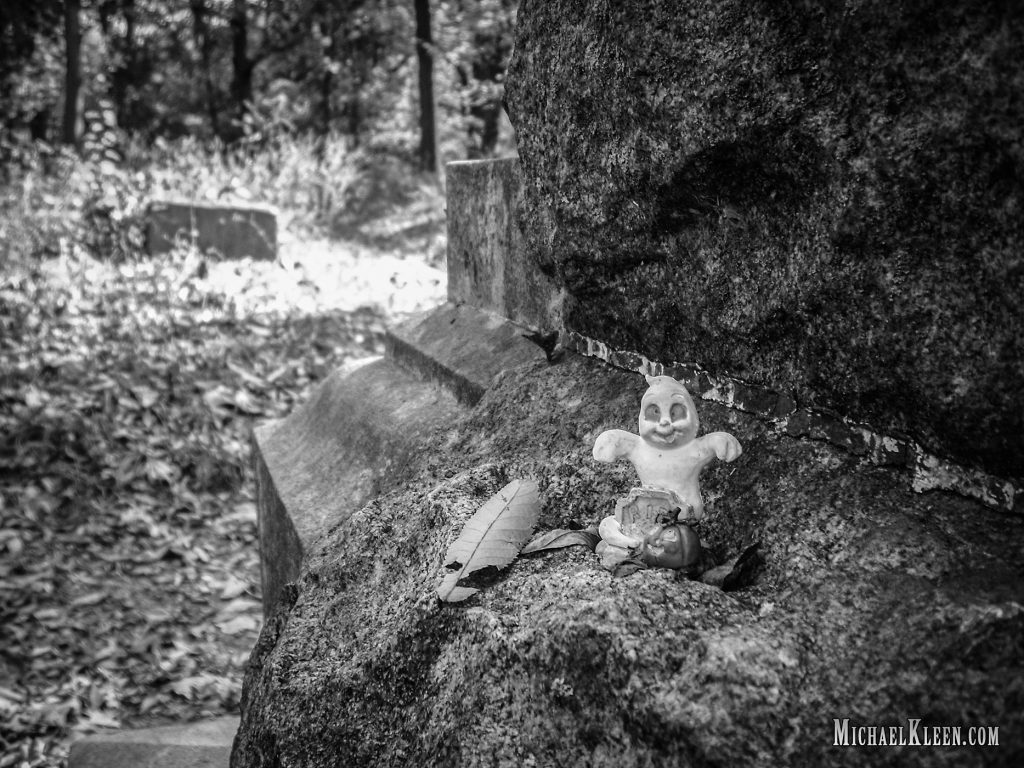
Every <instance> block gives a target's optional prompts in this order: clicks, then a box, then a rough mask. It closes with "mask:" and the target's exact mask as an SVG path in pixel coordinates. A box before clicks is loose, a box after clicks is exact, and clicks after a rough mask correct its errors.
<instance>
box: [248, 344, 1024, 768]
mask: <svg viewBox="0 0 1024 768" xmlns="http://www.w3.org/2000/svg"><path fill="white" fill-rule="evenodd" d="M645 387H646V385H645V384H644V382H643V379H642V378H641V377H640V376H638V375H636V374H629V373H624V372H621V371H615V370H613V369H611V368H610V367H608V366H606V365H603V364H600V363H596V362H594V361H590V360H585V359H583V358H579V357H576V356H575V355H567V356H566V357H565V358H564V359H563V360H562V362H560V363H558V364H555V365H550V366H549V365H547V364H545V363H543V362H540V363H528V364H525V365H522V366H520V367H518V368H514V369H512V370H510V371H508V372H506V373H504V374H502V375H501V376H500V377H499V378H498V379H497V380H496V381H495V383H494V384H492V386H491V387H490V389H489V390H488V391H487V393H486V394H485V395H484V396H483V398H482V400H480V402H479V404H478V405H477V406H476V407H475V408H474V409H473V410H472V411H470V412H468V414H467V415H465V416H463V417H462V418H461V419H460V420H459V421H457V422H455V423H449V424H446V425H444V427H443V428H441V429H440V430H439V433H438V440H437V441H436V444H438V445H444V446H445V447H443V448H438V449H437V451H436V452H433V453H423V454H420V455H418V456H416V457H412V458H410V464H409V466H408V467H407V468H406V470H405V471H406V472H407V474H408V476H409V477H411V478H412V479H411V480H410V481H409V482H408V483H407V484H406V485H405V486H403V487H402V488H398V489H392V490H391V491H389V492H387V493H385V494H384V495H382V496H380V497H379V498H377V499H375V500H374V501H372V502H371V503H369V504H368V505H366V506H365V507H363V508H362V509H361V510H359V511H358V512H356V513H355V514H353V515H352V516H351V517H349V518H348V519H346V520H344V521H343V522H340V523H338V524H337V525H335V526H334V527H333V528H332V530H330V531H329V532H328V533H327V534H326V536H325V537H324V538H323V539H322V540H321V541H320V542H319V544H318V545H316V546H315V547H313V548H312V549H311V551H310V552H309V553H308V554H307V558H308V559H307V564H306V567H305V568H304V571H303V574H302V576H301V577H300V578H299V579H298V581H297V582H296V583H294V584H293V585H290V586H288V587H287V588H286V589H285V591H284V592H285V594H284V597H283V599H282V601H281V604H280V605H279V608H278V611H277V613H276V614H275V616H274V618H273V619H272V620H271V621H269V622H268V623H267V625H266V627H265V628H264V631H263V633H262V635H261V637H260V640H259V643H258V644H257V647H256V648H255V650H254V652H253V655H252V657H251V659H250V663H249V669H248V672H247V675H246V681H245V688H244V697H243V704H242V709H243V716H242V724H241V727H240V730H239V734H238V736H237V738H236V742H235V746H234V750H233V756H232V765H233V766H234V767H235V768H255V767H256V766H310V767H312V766H324V767H326V766H332V767H333V766H338V765H352V766H357V765H358V766H402V768H406V766H520V765H523V766H530V765H533V766H559V767H561V766H617V767H629V766H679V765H690V766H735V765H901V766H902V765H910V766H914V765H918V766H925V765H927V766H941V765H958V766H960V765H1018V764H1020V763H1019V761H1020V759H1021V758H1022V757H1024V647H1022V646H1024V608H1022V607H1021V606H1022V604H1024V557H1022V554H1021V553H1022V552H1024V519H1022V518H1020V517H1016V516H1008V515H1003V514H999V513H995V512H992V511H990V510H986V509H985V508H983V507H981V506H980V505H978V504H976V503H975V502H971V501H968V500H964V499H962V498H958V497H955V496H952V495H949V494H944V493H932V494H924V495H918V494H914V493H913V492H911V491H910V489H909V483H908V480H907V477H906V475H905V474H903V473H901V472H899V471H897V470H895V469H887V468H880V467H876V466H872V465H870V464H868V463H866V462H863V461H861V460H859V459H857V458H855V457H853V456H851V455H849V454H847V453H844V452H842V451H840V450H839V449H837V448H834V447H832V446H829V445H826V444H823V443H813V442H809V441H805V440H800V439H797V438H794V437H790V436H788V435H786V434H784V433H782V432H780V431H778V430H776V429H774V428H773V427H772V426H771V425H770V424H767V423H766V422H764V421H760V420H758V419H756V418H755V417H753V416H750V415H747V414H744V413H741V412H739V411H736V410H729V409H727V408H725V407H723V406H719V405H716V404H712V403H702V404H699V405H698V407H699V409H700V415H701V421H702V424H703V429H704V431H713V430H720V429H721V430H727V431H729V432H732V433H733V434H735V435H736V436H737V437H738V438H739V439H740V441H741V442H742V444H743V446H744V453H743V455H742V456H741V457H740V458H739V459H738V460H737V461H735V462H734V463H732V464H728V465H719V466H715V467H713V468H712V469H710V470H709V471H708V472H706V473H705V481H704V483H703V485H704V491H705V497H706V499H707V502H708V505H707V507H708V514H709V516H710V518H711V522H710V524H709V525H708V527H707V529H706V531H705V537H706V541H707V543H709V544H710V545H711V547H712V548H713V549H714V550H715V551H716V552H717V554H718V555H719V556H721V557H725V556H729V555H731V554H733V553H734V552H735V551H736V549H737V548H738V547H739V546H740V542H742V541H743V540H744V539H745V538H746V537H749V536H754V537H756V538H758V539H759V540H760V541H761V542H762V551H763V554H764V558H765V565H764V567H763V570H762V571H761V573H760V575H759V576H758V578H757V580H756V582H755V583H754V584H753V586H751V587H749V588H747V589H745V590H741V591H738V592H732V593H726V592H723V591H721V590H719V589H717V588H714V587H710V586H708V585H705V584H701V583H698V582H692V581H687V580H684V579H680V578H677V577H676V574H675V573H674V572H670V571H641V572H638V573H635V574H633V575H631V576H628V577H623V578H613V577H612V576H611V575H610V574H609V573H608V572H607V571H605V570H603V569H602V568H601V566H600V564H599V562H598V558H597V556H596V555H595V554H593V553H592V552H590V551H588V550H586V549H584V548H580V547H577V548H573V549H566V550H559V551H553V552H548V553H541V554H538V555H534V556H530V557H521V558H519V559H517V560H516V561H515V562H514V563H513V565H512V566H511V567H510V568H509V569H508V570H507V571H504V572H502V573H501V574H499V575H498V576H497V577H492V578H491V579H490V580H489V583H487V585H486V586H485V587H484V588H483V590H482V591H481V592H480V593H478V594H477V595H475V596H474V597H472V598H470V600H469V601H467V602H465V603H459V604H453V605H448V604H441V603H440V602H439V601H438V599H437V595H436V592H435V590H436V588H437V586H438V584H439V583H440V581H441V579H442V563H443V561H444V556H445V552H446V549H447V547H448V545H449V544H450V543H451V542H452V541H453V540H454V538H455V537H456V536H457V535H458V533H459V531H460V530H461V528H462V526H463V524H464V523H465V522H466V520H467V519H468V518H469V517H470V516H471V515H472V514H473V512H474V511H475V510H476V509H477V508H478V507H479V506H480V505H482V504H483V503H484V501H486V500H487V499H488V498H489V497H490V496H491V495H492V494H493V493H494V492H495V491H497V490H498V489H499V488H500V487H502V486H503V485H504V484H505V483H506V482H507V481H508V480H510V479H513V478H521V477H534V478H536V479H537V480H538V481H539V483H540V488H541V498H542V504H543V508H542V513H541V518H540V526H539V527H540V528H541V529H551V528H560V527H570V526H573V525H587V524H591V523H597V522H598V521H599V520H600V519H601V518H603V517H604V516H605V515H607V514H610V512H611V510H612V508H613V506H614V499H615V498H617V497H618V496H620V495H622V494H624V493H625V492H626V491H627V490H628V489H629V487H630V486H631V485H632V484H633V483H634V481H635V478H634V477H633V474H632V473H633V470H632V468H631V467H630V466H629V465H628V464H620V465H616V466H613V467H609V466H607V465H602V464H597V463H596V462H595V461H594V460H593V459H592V458H591V449H592V446H593V442H594V438H595V437H596V436H597V435H598V434H599V433H600V432H601V431H602V430H604V429H607V428H612V427H615V428H624V429H630V430H633V429H635V414H636V409H637V406H638V403H639V399H640V396H641V394H642V392H643V390H644V389H645ZM442 437H444V440H442V439H441V438H442ZM833 718H838V719H839V720H840V721H842V720H843V719H847V718H849V723H848V724H847V727H848V729H853V728H856V727H858V726H861V725H863V726H870V725H875V726H903V728H904V734H905V735H906V736H907V737H909V733H910V730H909V729H910V727H911V725H910V724H909V723H908V719H909V718H913V719H917V718H920V719H921V720H922V722H921V725H922V726H924V725H927V726H946V725H949V726H962V727H963V730H962V732H961V736H962V738H963V739H964V740H965V741H966V739H967V738H968V731H967V728H968V727H969V726H998V727H999V732H998V738H999V746H998V747H985V748H981V747H975V748H968V747H959V748H954V747H951V746H929V747H925V746H921V747H910V746H907V747H902V748H901V747H860V748H843V747H837V746H834V745H833V743H834V740H835V723H834V720H833ZM850 732H852V731H850ZM854 738H855V737H854ZM940 739H941V735H940Z"/></svg>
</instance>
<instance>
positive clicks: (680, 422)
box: [639, 376, 698, 448]
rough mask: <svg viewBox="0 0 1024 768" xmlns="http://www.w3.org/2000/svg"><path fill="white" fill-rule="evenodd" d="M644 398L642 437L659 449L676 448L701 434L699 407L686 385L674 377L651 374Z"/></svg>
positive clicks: (641, 416)
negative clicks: (648, 387)
mask: <svg viewBox="0 0 1024 768" xmlns="http://www.w3.org/2000/svg"><path fill="white" fill-rule="evenodd" d="M647 383H648V384H650V389H648V390H647V392H645V393H644V396H643V399H642V400H641V401H640V430H639V431H640V437H642V438H643V439H644V440H645V441H647V442H648V443H650V444H651V445H652V446H654V447H656V448H676V447H679V446H681V445H686V444H687V443H689V442H690V441H691V440H693V439H694V438H695V437H696V436H697V427H698V422H697V410H696V409H695V408H694V407H693V400H692V399H691V398H690V393H689V392H687V391H686V388H685V387H684V386H683V385H682V384H680V383H679V382H678V381H676V380H675V379H673V378H672V377H671V376H648V377H647Z"/></svg>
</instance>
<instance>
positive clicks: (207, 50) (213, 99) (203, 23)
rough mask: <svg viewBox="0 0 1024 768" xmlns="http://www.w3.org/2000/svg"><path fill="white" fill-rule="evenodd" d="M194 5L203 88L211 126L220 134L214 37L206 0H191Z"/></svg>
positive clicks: (193, 18) (193, 17) (193, 27)
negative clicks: (214, 79) (215, 80)
mask: <svg viewBox="0 0 1024 768" xmlns="http://www.w3.org/2000/svg"><path fill="white" fill-rule="evenodd" d="M190 3H191V7H192V31H193V33H194V35H195V39H196V46H197V47H198V48H199V58H200V61H201V63H202V66H203V90H204V92H205V94H206V112H207V114H208V115H209V117H210V128H212V129H213V132H214V134H216V135H220V121H219V120H218V118H217V87H216V85H214V82H213V38H212V37H211V36H210V25H209V23H208V20H207V15H208V13H209V12H208V10H207V8H206V0H190Z"/></svg>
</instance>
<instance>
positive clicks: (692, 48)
mask: <svg viewBox="0 0 1024 768" xmlns="http://www.w3.org/2000/svg"><path fill="white" fill-rule="evenodd" d="M1021 50H1024V4H1021V3H1012V2H1001V1H1000V2H996V1H995V0H992V1H989V2H986V1H984V0H981V1H979V0H909V1H908V2H900V3H891V2H854V3H837V2H824V1H823V0H818V1H814V0H800V1H795V0H783V1H780V2H751V0H685V1H680V0H637V1H636V2H631V3H620V4H616V3H608V2H603V1H602V2H597V0H523V1H522V2H521V4H520V7H519V15H518V26H517V33H516V47H515V54H514V57H513V60H512V64H511V67H510V71H509V78H508V105H509V112H510V116H511V118H512V122H513V124H514V126H515V128H516V133H517V138H518V148H519V155H520V159H521V162H522V167H523V172H524V191H523V194H524V205H523V208H522V212H521V216H522V230H523V233H524V236H525V238H526V242H527V247H528V248H529V251H530V253H531V255H532V257H533V258H534V259H535V260H536V261H537V262H538V263H539V264H540V265H541V266H543V267H544V268H545V269H546V270H547V271H548V272H549V273H550V274H553V275H554V276H555V277H556V278H557V280H558V281H559V282H560V283H562V284H563V285H564V286H565V287H567V289H568V291H569V293H570V297H569V299H568V301H567V303H566V306H565V319H566V322H567V324H568V325H569V326H570V327H571V328H574V329H575V330H578V331H580V332H582V333H584V334H587V335H589V336H591V337H595V338H598V339H601V340H604V341H606V342H608V343H610V344H612V345H613V346H615V347H618V348H620V349H632V350H636V351H639V352H643V353H645V354H647V355H648V356H649V357H651V358H652V359H657V360H662V361H666V362H667V361H670V360H679V361H696V362H699V363H701V364H703V365H705V366H707V367H709V368H710V369H711V370H715V371H718V372H720V373H729V374H732V375H734V376H739V377H744V378H748V379H750V380H752V381H755V382H757V383H761V384H765V385H768V386H774V387H776V388H788V389H789V390H791V392H792V393H793V394H794V395H795V396H796V398H797V399H798V400H799V401H800V402H802V403H805V404H813V405H818V406H825V407H832V408H836V409H838V410H839V411H841V412H842V413H845V414H847V415H850V416H853V417H855V418H860V419H866V420H868V421H870V422H871V423H872V424H874V425H875V426H877V427H879V428H882V429H885V430H890V431H896V432H906V433H909V434H911V435H912V436H913V437H915V438H916V439H918V440H919V441H921V442H922V443H923V444H924V445H925V446H926V447H927V448H928V449H929V450H932V451H935V452H937V453H940V454H946V455H948V456H951V457H953V458H954V459H956V460H958V461H962V462H965V463H969V464H974V465H980V466H982V467H983V468H985V469H987V470H988V471H990V472H993V473H996V474H1002V475H1004V476H1007V477H1018V478H1019V477H1022V476H1024V387H1022V386H1021V381H1022V380H1024V313H1022V311H1021V297H1022V296H1024V261H1022V259H1021V254H1022V252H1024V182H1022V178H1024V143H1022V139H1021V126H1022V125H1024V99H1021V98H1020V94H1021V93H1022V92H1024V68H1022V67H1021V65H1020V60H1021V57H1020V52H1021Z"/></svg>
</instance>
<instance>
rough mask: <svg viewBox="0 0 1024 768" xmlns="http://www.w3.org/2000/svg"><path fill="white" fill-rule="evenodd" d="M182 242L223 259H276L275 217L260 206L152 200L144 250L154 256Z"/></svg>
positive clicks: (271, 212)
mask: <svg viewBox="0 0 1024 768" xmlns="http://www.w3.org/2000/svg"><path fill="white" fill-rule="evenodd" d="M179 240H183V241H184V242H186V243H190V244H192V245H194V246H195V247H196V248H198V249H199V250H201V251H203V252H204V253H207V254H214V255H217V256H219V257H220V258H224V259H240V258H245V257H248V258H251V259H256V260H261V261H272V260H274V259H275V258H277V217H276V215H275V214H274V212H273V211H272V210H271V209H269V208H266V207H261V206H245V207H243V206H237V205H214V204H209V203H197V202H182V201H166V200H161V201H154V202H152V203H150V205H149V208H148V210H147V214H146V251H147V253H149V255H150V256H156V255H159V254H161V253H167V252H168V251H170V250H171V249H172V248H173V247H174V245H175V243H176V242H178V241H179Z"/></svg>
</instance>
